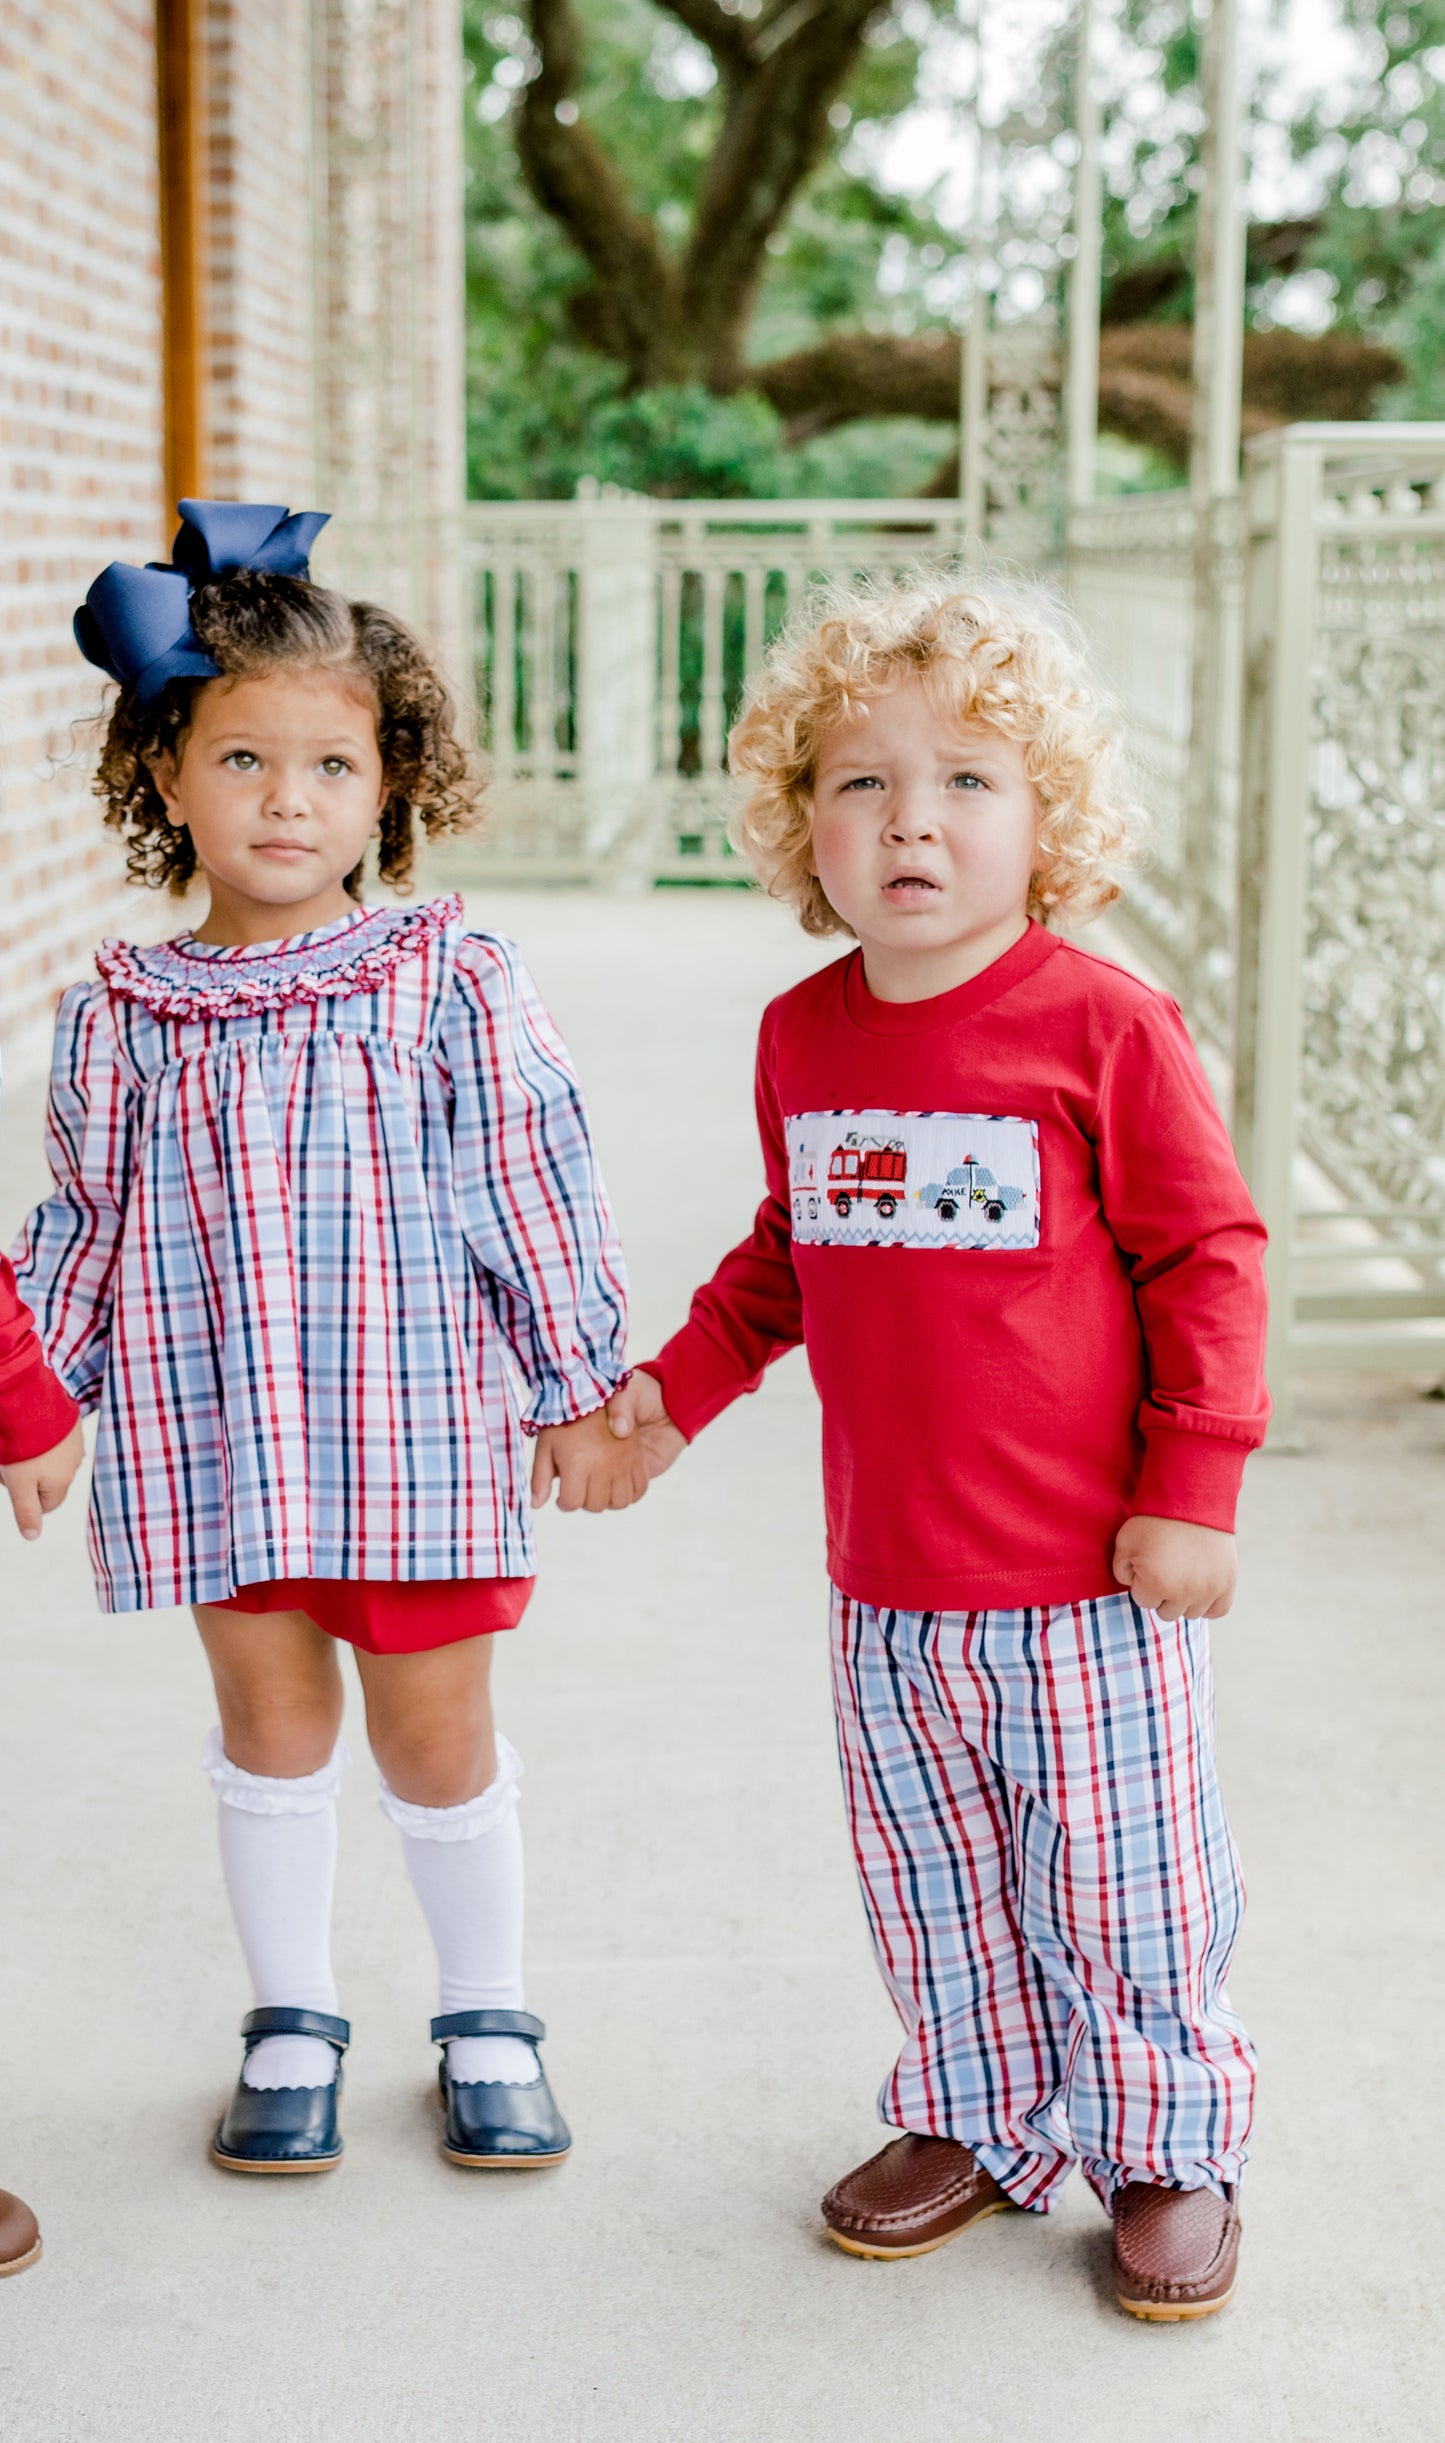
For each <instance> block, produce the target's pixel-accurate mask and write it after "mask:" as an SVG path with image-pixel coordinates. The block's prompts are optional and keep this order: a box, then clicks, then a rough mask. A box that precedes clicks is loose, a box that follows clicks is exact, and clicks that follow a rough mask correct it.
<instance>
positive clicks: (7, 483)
mask: <svg viewBox="0 0 1445 2443" xmlns="http://www.w3.org/2000/svg"><path fill="white" fill-rule="evenodd" d="M155 108H156V104H155V59H154V48H153V31H152V23H151V13H150V9H149V8H148V7H146V6H144V5H137V4H136V0H5V6H4V8H3V10H0V1041H3V1044H4V1047H5V1050H6V1052H7V1054H8V1055H9V1056H10V1058H11V1060H12V1064H13V1063H14V1062H15V1061H16V1059H17V1058H18V1060H19V1061H20V1063H21V1064H22V1065H23V1063H24V1061H25V1060H26V1058H27V1057H33V1056H34V1053H35V1050H36V1048H37V1045H38V1043H40V1042H41V1041H43V1039H44V1037H45V1036H47V1035H48V1032H49V1021H50V1010H51V1006H52V1003H53V1001H54V997H55V995H56V993H57V992H58V991H59V990H60V989H61V987H62V986H64V985H65V984H67V983H69V982H70V981H71V980H72V979H73V978H74V977H76V976H78V975H81V974H84V972H85V971H86V968H87V967H88V965H89V958H90V951H91V948H92V946H93V944H94V942H95V940H96V938H97V936H98V935H99V934H100V933H102V932H105V931H107V930H112V929H114V928H115V927H116V926H117V925H118V924H121V923H128V922H129V919H130V910H131V908H132V906H133V905H134V900H133V895H128V894H126V893H125V891H124V889H123V886H122V883H121V879H120V875H121V865H120V858H119V854H118V850H117V848H116V845H115V843H114V842H113V841H112V840H111V838H110V835H109V834H108V833H106V832H105V831H103V830H102V829H101V824H100V814H99V809H98V807H97V806H96V803H95V801H94V799H93V798H92V797H91V795H90V793H89V787H88V779H89V772H88V760H87V751H86V743H85V741H84V740H83V739H81V740H79V741H77V740H76V739H74V738H73V736H72V731H73V728H74V725H75V724H76V723H78V722H82V721H84V720H86V719H87V718H88V717H89V716H91V715H93V714H94V713H95V712H96V711H97V710H98V708H99V705H100V701H101V692H102V684H103V683H102V681H101V680H100V677H99V674H98V673H96V672H94V671H90V670H88V669H87V666H86V665H85V663H83V662H82V661H81V659H80V657H79V655H78V654H77V652H76V650H75V645H74V642H73V640H72V637H71V632H70V621H71V614H72V612H73V611H74V608H75V605H76V604H77V602H79V601H80V599H81V598H82V596H83V595H84V592H85V589H86V587H87V585H88V584H89V583H90V581H91V579H92V578H93V577H94V575H95V574H96V571H97V570H98V569H99V568H100V566H101V565H102V563H103V562H104V561H105V560H107V559H111V558H117V557H124V558H127V559H136V560H144V559H147V558H154V557H157V556H161V555H162V554H163V548H164V544H165V540H166V524H165V517H164V509H163V503H162V498H161V491H162V474H161V441H160V434H161V398H160V305H161V299H160V260H159V250H158V241H157V198H156V173H155V158H156V132H155ZM123 909H124V910H125V914H124V915H122V910H123Z"/></svg>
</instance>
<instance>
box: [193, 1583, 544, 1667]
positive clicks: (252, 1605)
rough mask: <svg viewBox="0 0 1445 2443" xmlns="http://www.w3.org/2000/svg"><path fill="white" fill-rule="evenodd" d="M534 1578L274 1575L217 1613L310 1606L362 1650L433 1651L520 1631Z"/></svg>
mask: <svg viewBox="0 0 1445 2443" xmlns="http://www.w3.org/2000/svg"><path fill="white" fill-rule="evenodd" d="M535 1584H536V1580H535V1578H405V1579H403V1578H271V1579H268V1580H267V1581H266V1582H265V1583H264V1584H263V1585H260V1586H238V1587H237V1589H236V1592H235V1593H234V1595H228V1596H227V1597H226V1599H225V1601H224V1602H223V1603H217V1604H215V1605H213V1606H212V1607H211V1608H212V1609H213V1610H215V1611H218V1612H305V1613H306V1614H307V1616H308V1618H309V1619H311V1620H314V1621H315V1623H316V1626H317V1627H318V1629H325V1631H326V1633H327V1635H328V1637H339V1638H342V1639H344V1640H345V1642H346V1644H347V1645H349V1646H360V1648H361V1650H362V1652H363V1653H364V1654H430V1653H431V1652H432V1651H433V1650H434V1648H436V1647H437V1646H455V1645H460V1644H461V1642H462V1640H463V1638H465V1637H493V1636H495V1635H496V1633H497V1631H498V1630H499V1629H514V1628H515V1627H516V1625H517V1623H518V1621H519V1620H520V1619H521V1617H522V1614H523V1613H524V1612H525V1610H526V1608H527V1605H528V1603H529V1602H530V1601H531V1596H532V1589H533V1587H534V1586H535Z"/></svg>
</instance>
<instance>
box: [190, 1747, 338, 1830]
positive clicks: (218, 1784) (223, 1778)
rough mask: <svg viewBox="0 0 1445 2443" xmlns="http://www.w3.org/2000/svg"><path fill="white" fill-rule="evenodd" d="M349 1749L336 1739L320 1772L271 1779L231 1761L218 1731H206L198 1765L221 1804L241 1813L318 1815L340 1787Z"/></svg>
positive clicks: (327, 1805)
mask: <svg viewBox="0 0 1445 2443" xmlns="http://www.w3.org/2000/svg"><path fill="white" fill-rule="evenodd" d="M350 1762H351V1751H350V1749H349V1748H348V1747H347V1744H346V1741H345V1740H344V1739H338V1740H337V1742H336V1745H335V1747H334V1748H333V1749H332V1751H331V1754H330V1755H329V1756H328V1757H327V1759H326V1762H325V1764H323V1765H322V1766H321V1767H320V1769H319V1771H317V1772H315V1773H301V1774H298V1775H297V1777H296V1779H295V1780H294V1781H292V1780H273V1779H271V1778H270V1777H269V1776H268V1775H267V1774H265V1773H245V1772H243V1771H242V1770H241V1767H240V1766H239V1765H238V1764H232V1762H231V1759H230V1757H229V1756H228V1755H227V1754H226V1750H225V1748H224V1746H223V1745H222V1741H221V1734H220V1731H219V1730H213V1731H210V1732H208V1733H207V1736H206V1744H205V1746H204V1747H203V1748H202V1750H201V1767H202V1770H203V1771H204V1773H205V1774H206V1776H207V1778H208V1779H209V1781H210V1784H211V1788H212V1789H213V1790H214V1791H215V1793H216V1796H217V1798H218V1799H219V1800H220V1802H221V1804H222V1806H223V1807H239V1808H240V1810H241V1812H242V1814H243V1815H319V1814H320V1813H321V1810H322V1808H323V1807H329V1806H330V1804H331V1802H332V1800H333V1799H334V1798H335V1796H336V1793H337V1791H338V1790H339V1789H340V1787H341V1776H342V1774H343V1773H344V1772H345V1770H346V1768H347V1766H348V1765H349V1764H350Z"/></svg>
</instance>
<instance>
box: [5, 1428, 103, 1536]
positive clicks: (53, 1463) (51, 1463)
mask: <svg viewBox="0 0 1445 2443" xmlns="http://www.w3.org/2000/svg"><path fill="white" fill-rule="evenodd" d="M84 1457H85V1436H84V1435H83V1433H82V1432H81V1430H80V1427H79V1426H78V1425H72V1427H71V1429H70V1431H69V1433H68V1434H67V1435H66V1437H65V1440H64V1441H63V1442H57V1443H56V1445H55V1448H54V1450H50V1451H42V1452H41V1454H40V1457H39V1458H38V1459H12V1460H11V1461H10V1463H9V1465H8V1467H0V1484H3V1485H4V1487H5V1490H6V1492H7V1493H8V1494H9V1496H10V1507H11V1509H12V1510H13V1511H14V1513H15V1524H16V1526H17V1527H18V1528H19V1530H20V1532H21V1534H22V1535H23V1536H24V1538H25V1541H26V1543H27V1544H33V1543H34V1541H35V1539H36V1537H37V1536H38V1535H39V1533H40V1523H41V1520H42V1519H43V1518H44V1516H45V1514H46V1512H47V1510H58V1509H59V1508H60V1505H61V1503H62V1502H63V1501H64V1499H65V1496H66V1494H67V1493H68V1492H69V1491H70V1480H71V1478H72V1477H73V1475H74V1474H75V1471H76V1469H77V1468H78V1467H79V1465H80V1463H81V1460H82V1459H83V1458H84Z"/></svg>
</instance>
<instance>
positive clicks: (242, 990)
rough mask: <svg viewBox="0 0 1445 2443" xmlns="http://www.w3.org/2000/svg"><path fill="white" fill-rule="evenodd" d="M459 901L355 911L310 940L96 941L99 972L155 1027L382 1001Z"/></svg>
mask: <svg viewBox="0 0 1445 2443" xmlns="http://www.w3.org/2000/svg"><path fill="white" fill-rule="evenodd" d="M461 913H462V903H461V900H460V899H459V898H458V897H457V895H456V893H455V892H452V893H449V894H448V896H447V897H446V898H445V899H431V900H428V901H427V903H426V905H425V906H424V907H420V908H358V910H357V912H356V914H355V915H354V916H340V917H338V918H337V920H336V922H335V924H332V925H322V926H320V927H319V928H318V929H317V931H316V932H314V933H293V934H292V935H291V937H290V938H289V940H286V941H279V942H257V943H254V944H252V945H251V946H249V947H245V946H242V947H240V948H231V947H230V946H229V945H227V944H225V943H217V942H198V941H197V940H196V938H195V936H194V934H191V933H182V934H179V935H178V936H177V938H176V939H175V941H173V942H159V943H157V945H156V947H155V948H154V949H152V950H146V949H141V948H139V947H138V946H137V945H136V944H135V943H134V942H117V941H108V942H102V944H101V946H100V948H99V950H98V951H97V952H96V957H95V963H96V966H97V968H98V969H99V971H100V974H101V976H102V978H103V979H104V981H105V983H106V984H108V985H109V987H110V989H111V991H112V992H113V993H117V994H118V995H119V996H120V998H121V1000H123V1001H138V1002H140V1003H141V1005H142V1007H143V1008H145V1009H148V1010H149V1011H150V1013H151V1015H152V1017H155V1018H239V1017H250V1016H253V1015H254V1014H255V1013H256V1012H257V1011H258V1010H270V1009H286V1008H287V1007H289V1006H290V1004H291V1003H292V1002H296V1001H325V1000H336V999H341V998H343V997H344V996H345V995H347V994H350V993H369V992H379V991H380V990H381V988H382V986H383V985H384V984H385V983H386V982H387V980H388V978H389V977H390V976H391V975H392V974H393V973H394V972H395V970H396V969H397V968H398V967H399V966H400V965H401V962H402V960H403V959H409V958H415V957H416V955H417V953H418V951H421V950H424V949H425V948H426V945H427V943H428V942H430V941H433V940H434V939H435V938H436V936H437V934H439V933H441V932H443V931H444V930H445V928H446V927H447V926H448V925H453V924H457V923H459V922H460V919H461Z"/></svg>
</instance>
